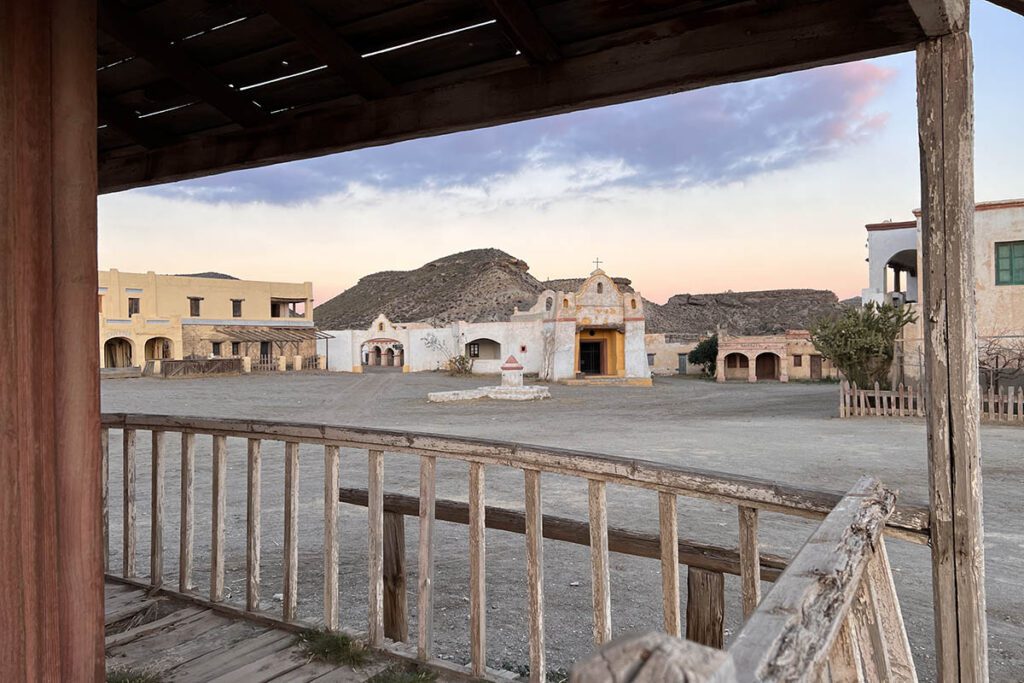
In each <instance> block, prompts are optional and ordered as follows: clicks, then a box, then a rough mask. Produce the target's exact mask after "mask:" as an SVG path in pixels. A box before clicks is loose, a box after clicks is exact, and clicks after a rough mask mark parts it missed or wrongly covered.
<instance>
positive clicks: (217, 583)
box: [210, 436, 228, 602]
mask: <svg viewBox="0 0 1024 683" xmlns="http://www.w3.org/2000/svg"><path fill="white" fill-rule="evenodd" d="M227 470H228V439H227V437H226V436H215V437H213V477H212V480H213V481H212V483H213V502H212V507H213V511H212V515H211V520H210V521H211V524H210V527H211V530H210V600H211V601H213V602H220V601H221V600H223V599H224V508H225V506H226V504H227V487H226V486H225V485H224V480H225V479H226V478H227Z"/></svg>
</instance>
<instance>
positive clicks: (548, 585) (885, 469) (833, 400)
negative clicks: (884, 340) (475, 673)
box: [102, 373, 1024, 681]
mask: <svg viewBox="0 0 1024 683" xmlns="http://www.w3.org/2000/svg"><path fill="white" fill-rule="evenodd" d="M486 383H487V382H486V381H481V380H480V379H456V378H450V377H447V376H444V375H441V374H436V373H423V374H417V375H401V374H391V373H376V374H369V375H350V374H330V375H328V374H288V375H284V376H278V375H269V374H268V375H252V376H246V377H229V378H215V379H211V378H207V379H197V380H158V379H131V380H106V381H104V382H103V387H102V392H103V397H102V401H103V410H105V411H131V412H140V413H160V414H175V415H197V416H221V417H240V418H246V417H251V418H262V419H277V420H284V421H287V420H296V421H306V422H323V423H328V424H339V425H353V426H368V427H386V428H396V429H409V430H415V431H419V432H433V433H439V434H454V435H466V436H478V437H484V438H495V439H502V440H515V441H521V442H525V443H534V444H543V445H551V446H560V447H566V448H574V449H579V450H589V451H592V452H596V453H608V454H613V455H622V456H629V457H637V458H646V459H650V460H654V461H658V462H664V463H674V464H679V465H687V466H693V467H699V468H705V469H714V470H720V471H724V472H732V473H739V474H745V475H750V476H759V477H764V478H771V479H777V480H779V481H782V482H786V483H789V484H794V485H803V486H812V487H818V488H823V489H829V490H835V491H841V490H845V489H846V488H848V487H849V486H851V485H852V484H853V483H854V482H855V481H856V480H857V478H858V477H859V476H861V475H863V474H872V475H875V476H878V477H880V478H882V479H883V480H884V481H885V482H886V483H887V484H889V485H891V486H893V487H897V488H898V489H899V490H900V491H901V493H900V495H901V497H902V498H904V499H908V500H909V499H913V500H917V501H926V500H927V481H928V478H927V468H926V461H925V428H924V423H923V421H921V420H914V419H906V420H881V419H861V420H839V419H835V414H836V405H837V390H836V387H835V385H812V384H798V383H792V384H788V385H784V384H758V385H747V384H728V385H716V384H714V383H708V382H703V381H700V380H693V379H681V378H666V379H657V380H656V381H655V385H654V387H653V388H620V387H564V386H560V385H555V386H552V387H551V393H552V395H553V398H552V399H551V400H546V401H543V402H528V403H509V402H496V401H477V402H472V403H461V404H429V403H427V402H426V394H427V392H429V391H440V390H450V389H457V388H470V387H475V386H477V385H482V384H486ZM168 444H169V458H168V461H167V466H166V477H167V479H166V486H167V494H166V498H167V508H166V514H167V519H168V523H167V528H166V529H165V531H164V534H165V538H166V539H167V541H166V546H167V547H166V551H165V555H166V568H165V577H166V580H167V581H168V583H171V584H172V585H175V584H176V583H177V566H178V563H177V555H178V553H177V538H178V525H177V520H178V510H179V508H178V498H177V495H178V493H177V492H178V490H179V481H180V479H179V467H178V458H177V453H178V443H177V440H176V439H175V438H174V437H173V436H172V437H171V438H170V439H169V441H168ZM982 452H983V463H984V464H983V472H984V494H985V531H986V534H985V537H986V543H985V551H986V567H987V572H988V615H989V648H990V660H991V671H992V680H994V681H1021V680H1024V571H1022V570H1024V561H1022V557H1024V553H1022V549H1024V530H1022V522H1024V503H1022V498H1021V495H1020V485H1021V481H1022V475H1024V428H1020V427H1011V426H984V427H983V428H982ZM138 453H139V457H138V482H139V484H138V498H139V520H138V529H139V556H138V557H139V560H138V566H139V573H140V574H142V575H145V574H147V572H148V543H149V517H148V507H149V481H150V478H149V457H148V453H149V435H148V434H140V435H139V444H138ZM209 453H210V440H209V438H206V437H201V438H199V439H197V461H196V462H197V466H196V500H197V504H196V541H195V553H196V577H195V579H196V584H197V589H198V590H200V591H205V590H207V589H208V585H209V532H208V529H209V524H210V506H209V502H208V501H209V500H210V495H211V494H210V467H209V458H208V456H209ZM263 453H264V459H263V479H262V504H263V513H262V529H263V551H262V552H263V576H262V583H263V606H264V608H265V609H269V610H277V609H279V602H277V601H276V600H275V598H274V594H275V593H280V592H281V587H280V586H281V570H280V567H281V554H282V538H283V528H282V527H283V522H282V520H283V502H284V485H283V465H282V461H283V445H282V444H279V443H266V444H264V447H263ZM301 453H302V457H301V459H300V461H301V465H300V467H301V477H300V479H301V482H300V483H301V495H300V521H299V524H300V570H299V571H300V587H299V601H300V606H299V609H300V616H301V617H302V618H305V619H309V620H313V621H315V620H318V619H319V618H320V616H321V611H320V610H321V600H322V581H323V579H322V576H323V574H322V551H321V543H322V541H321V539H322V537H323V536H322V533H323V495H324V493H323V458H322V457H321V455H322V449H320V448H317V447H313V446H309V447H303V448H302V451H301ZM120 462H121V458H120V442H119V435H118V434H117V433H116V432H115V433H113V434H112V435H111V495H110V509H111V551H112V560H111V562H112V566H113V567H114V568H115V569H119V568H120V566H121V559H120V547H121V540H120V524H121V522H120V517H121V515H120V510H121V491H120V481H121V465H120ZM341 468H342V475H341V476H342V486H352V487H365V485H366V455H365V453H364V452H359V451H343V453H342V465H341ZM417 473H418V465H417V462H416V460H415V458H412V457H408V456H402V455H392V454H389V455H387V457H386V466H385V482H386V489H387V490H388V491H390V492H398V493H407V494H410V495H415V494H416V492H417ZM228 482H229V493H228V513H227V526H228V538H227V550H226V554H227V587H228V590H229V592H230V598H229V599H230V600H231V601H232V602H235V603H239V604H240V603H244V592H245V591H244V585H245V584H244V581H245V443H244V441H242V440H234V439H232V440H229V470H228ZM542 488H543V497H544V511H545V512H546V513H549V514H558V515H564V516H569V517H574V518H576V519H581V520H585V519H586V516H587V513H586V510H587V495H586V494H587V491H586V483H585V482H584V481H583V480H574V479H567V478H562V477H555V476H548V475H545V477H544V479H543V487H542ZM466 493H467V467H466V465H464V464H461V463H441V464H439V467H438V497H439V498H440V497H444V498H452V499H461V500H465V499H466ZM486 493H487V502H488V504H490V505H501V506H505V507H508V508H517V509H522V497H523V482H522V475H521V474H520V473H518V472H516V471H513V470H507V469H504V468H489V469H488V472H487V488H486ZM608 505H609V512H608V518H609V524H611V525H613V526H618V527H625V528H629V529H633V530H638V531H646V532H655V531H656V530H657V500H656V496H655V495H654V494H653V493H648V492H645V491H641V490H638V489H629V490H626V489H624V488H621V487H609V490H608ZM679 515H680V518H679V520H680V521H679V528H680V535H681V536H683V537H684V538H688V539H694V540H702V541H706V542H712V543H717V544H722V545H730V546H731V545H734V544H735V543H736V534H737V531H736V526H737V521H736V513H735V510H734V509H733V508H731V507H729V506H723V505H716V504H711V503H706V502H700V501H689V500H684V499H680V509H679ZM341 520H342V521H341V544H342V550H341V555H342V563H341V595H342V597H341V602H342V607H341V612H342V621H343V623H344V625H346V626H348V627H351V628H353V629H357V630H362V629H365V626H366V612H367V608H366V604H367V590H366V564H367V561H366V511H365V509H363V508H356V507H352V506H348V505H343V506H342V515H341ZM438 526H439V531H438V539H437V545H436V546H435V547H436V550H435V561H436V569H435V572H436V583H435V586H436V587H435V596H436V600H435V610H436V622H435V629H434V633H435V644H436V648H435V649H436V651H437V652H438V653H439V654H442V655H444V656H446V657H449V658H451V659H455V660H459V661H465V660H466V658H467V657H468V643H467V642H466V635H465V634H466V632H467V624H468V612H469V598H468V582H469V572H468V567H467V561H466V558H467V553H468V551H467V538H466V528H465V527H463V526H459V525H452V524H445V523H439V525H438ZM812 528H813V525H812V524H811V523H810V522H807V521H805V520H799V519H795V518H791V517H785V516H782V515H776V514H767V515H763V516H762V521H761V539H762V545H763V547H764V549H766V550H768V551H771V552H778V553H783V554H792V553H793V552H795V551H796V550H797V549H798V548H799V546H800V544H801V543H802V542H803V540H804V539H805V538H806V537H807V535H808V534H809V533H810V532H811V530H812ZM406 535H407V539H408V543H407V564H408V566H409V567H410V568H411V570H412V571H411V573H410V586H415V567H416V547H417V545H416V524H415V520H413V519H408V520H407V523H406ZM889 548H890V557H891V560H892V563H893V566H894V572H895V576H896V584H897V588H898V591H899V596H900V600H901V603H902V606H903V610H904V615H905V618H906V621H907V627H908V630H909V632H910V639H911V643H912V645H913V648H914V652H915V657H916V660H917V664H918V667H919V674H920V676H921V680H931V679H932V678H933V677H934V656H933V655H932V652H931V648H932V645H931V642H932V632H933V631H932V629H933V622H932V614H931V574H930V566H929V562H928V559H929V551H928V549H927V548H925V547H923V546H916V545H911V544H909V543H906V542H900V541H890V543H889ZM524 558H525V544H524V540H523V537H522V536H519V535H515V534H509V533H505V532H498V531H489V532H488V535H487V571H488V576H489V580H488V587H487V590H488V604H489V610H488V615H487V619H488V658H489V663H491V664H492V665H501V666H506V667H515V666H522V665H524V664H525V663H526V662H527V661H528V649H527V641H526V632H527V627H526V604H527V593H526V584H525V574H526V571H525V559H524ZM611 569H612V610H613V612H612V613H613V629H614V632H615V633H616V634H622V633H626V632H629V631H643V630H650V629H652V628H656V627H657V626H658V625H659V624H660V620H661V616H660V600H661V584H660V578H659V571H658V562H657V561H656V560H647V559H640V558H630V557H624V556H618V555H613V556H612V560H611ZM544 571H545V575H544V578H545V596H546V602H547V623H546V637H547V652H548V657H549V666H551V667H568V666H569V665H570V664H571V662H572V661H573V660H574V659H575V658H577V657H578V656H579V655H580V654H581V653H584V652H587V651H589V650H590V648H591V619H590V614H591V597H590V565H589V556H588V549H587V548H584V547H580V546H574V545H569V544H564V543H558V542H552V541H548V542H546V543H545V567H544ZM767 588H768V585H767V584H766V586H765V589H766V590H767ZM683 595H684V600H685V586H684V588H683ZM726 603H727V605H726V609H727V615H726V628H727V637H728V636H729V635H731V634H732V633H734V632H735V630H736V629H737V628H738V626H739V618H740V614H739V612H740V605H739V603H740V600H739V585H738V581H737V580H736V579H735V578H733V577H727V578H726ZM409 612H410V614H411V616H412V625H411V632H412V633H415V593H414V591H411V592H410V605H409Z"/></svg>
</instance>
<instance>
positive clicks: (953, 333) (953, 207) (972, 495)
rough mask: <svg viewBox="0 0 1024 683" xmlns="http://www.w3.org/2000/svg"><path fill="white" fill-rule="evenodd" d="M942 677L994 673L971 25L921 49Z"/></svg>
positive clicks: (928, 387)
mask: <svg viewBox="0 0 1024 683" xmlns="http://www.w3.org/2000/svg"><path fill="white" fill-rule="evenodd" d="M917 78H918V117H919V121H918V125H919V133H920V143H921V212H922V219H921V221H922V223H921V224H922V242H923V250H922V256H923V267H924V273H923V283H924V306H923V308H922V310H921V316H922V317H923V318H924V329H925V391H926V394H927V399H926V400H927V405H928V411H927V414H928V417H927V425H928V463H929V465H928V471H929V483H930V498H931V509H932V581H933V591H934V601H935V631H936V642H937V661H938V674H939V680H942V681H957V680H959V681H986V680H988V654H987V649H986V643H987V630H986V624H985V556H984V545H983V542H984V534H983V528H982V504H981V503H982V490H981V462H980V459H979V454H978V415H979V413H978V391H979V390H978V346H977V328H976V323H975V303H974V104H973V82H972V79H973V60H972V56H971V39H970V36H969V34H968V32H967V27H966V26H962V27H959V29H958V30H955V31H954V32H953V33H951V34H949V35H944V36H940V37H937V38H933V39H930V40H928V41H926V42H925V43H922V44H921V46H920V47H918V50H917Z"/></svg>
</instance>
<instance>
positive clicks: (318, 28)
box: [260, 0, 394, 99]
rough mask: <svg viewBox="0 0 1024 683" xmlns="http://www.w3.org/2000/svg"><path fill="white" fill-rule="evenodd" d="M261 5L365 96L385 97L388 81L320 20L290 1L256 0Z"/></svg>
mask: <svg viewBox="0 0 1024 683" xmlns="http://www.w3.org/2000/svg"><path fill="white" fill-rule="evenodd" d="M260 1H261V4H262V5H263V8H264V9H265V10H266V11H267V13H268V14H270V15H271V16H272V17H274V19H275V20H277V21H278V22H280V23H281V25H282V26H284V27H285V28H286V29H288V30H289V31H291V32H292V33H294V34H295V36H296V37H297V38H298V39H299V41H300V42H302V44H303V45H304V46H305V47H307V48H308V49H309V50H310V51H311V52H312V53H313V54H315V55H316V56H317V57H319V58H320V59H321V60H322V61H323V62H324V63H325V64H327V66H328V67H330V68H331V70H333V71H334V72H336V73H337V74H339V75H340V76H342V77H343V78H344V79H345V80H346V81H348V82H349V83H350V84H352V86H353V87H354V88H355V89H356V90H357V91H358V92H359V93H360V94H361V95H363V96H364V97H366V98H367V99H374V98H378V97H387V96H388V95H390V94H392V93H393V92H394V88H393V87H392V85H391V83H390V82H389V81H388V80H387V79H386V78H384V76H382V75H381V73H380V72H379V71H377V70H376V69H375V68H373V66H371V65H370V63H369V62H367V61H366V60H365V59H363V57H362V55H360V54H359V53H358V52H356V51H355V50H354V49H352V46H351V45H349V44H348V43H347V42H346V41H344V40H342V39H341V38H340V37H339V36H338V35H337V34H336V33H335V32H334V31H332V30H331V29H330V28H328V27H327V25H326V24H325V23H324V22H323V20H322V19H320V18H319V17H317V16H316V15H314V14H313V13H312V12H310V11H309V10H307V9H306V8H305V7H304V6H303V5H301V4H300V3H298V2H295V1H294V0H260Z"/></svg>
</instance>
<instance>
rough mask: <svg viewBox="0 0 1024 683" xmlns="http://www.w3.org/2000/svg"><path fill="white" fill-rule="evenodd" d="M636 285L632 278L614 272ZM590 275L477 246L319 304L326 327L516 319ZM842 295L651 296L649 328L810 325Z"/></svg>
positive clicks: (765, 329)
mask: <svg viewBox="0 0 1024 683" xmlns="http://www.w3.org/2000/svg"><path fill="white" fill-rule="evenodd" d="M613 279H614V280H615V282H616V284H617V285H618V286H619V287H620V288H622V289H624V290H627V291H633V289H632V285H631V282H630V280H629V279H627V278H622V277H616V278H613ZM582 283H583V278H565V279H556V280H547V281H543V282H542V281H540V280H538V279H537V278H535V277H533V276H532V275H530V273H529V266H528V265H527V264H526V262H525V261H522V260H520V259H517V258H515V257H513V256H510V255H509V254H506V253H505V252H503V251H501V250H499V249H474V250H471V251H464V252H461V253H459V254H452V255H451V256H445V257H444V258H440V259H437V260H436V261H431V262H430V263H428V264H426V265H424V266H422V267H420V268H417V269H415V270H409V271H383V272H380V273H374V274H372V275H367V276H366V277H364V278H362V279H360V280H359V282H358V283H356V285H355V286H353V287H350V288H349V289H347V290H345V291H344V292H342V293H341V294H339V295H337V296H336V297H334V298H333V299H330V300H329V301H325V302H324V303H322V304H320V305H319V306H317V307H316V308H315V309H314V310H313V318H314V320H315V321H316V324H317V326H318V327H320V328H321V329H325V330H344V329H365V328H366V327H368V326H369V325H370V323H371V322H372V321H373V319H374V318H376V317H377V315H378V314H379V313H384V314H385V315H387V316H388V318H389V319H390V320H393V321H395V322H403V323H410V322H425V323H430V324H432V325H445V324H448V323H450V322H453V321H455V320H466V321H468V322H487V321H493V320H508V319H509V317H510V316H511V315H512V312H513V310H514V309H515V308H516V307H518V308H519V310H526V309H528V308H530V307H531V306H533V305H534V304H535V303H536V302H537V295H538V294H540V293H541V292H542V291H544V290H545V289H554V290H556V291H575V290H576V289H578V288H579V286H580V285H581V284H582ZM839 307H840V304H839V302H838V300H837V298H836V295H835V294H833V293H832V292H829V291H824V290H811V289H781V290H769V291H764V292H724V293H721V294H677V295H676V296H673V297H672V298H671V299H669V300H668V301H667V302H666V303H665V304H664V305H658V304H655V303H653V302H650V301H645V302H644V310H645V311H646V315H647V331H648V332H665V333H683V334H702V333H704V332H705V331H709V330H714V329H715V328H716V327H717V326H718V325H723V326H725V327H726V328H728V330H729V331H730V332H731V333H733V334H771V333H775V332H782V331H784V330H787V329H798V328H806V327H807V326H808V325H810V324H811V323H812V322H813V321H814V320H816V319H817V318H819V317H821V316H823V315H829V314H831V313H834V312H835V311H837V310H839Z"/></svg>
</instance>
